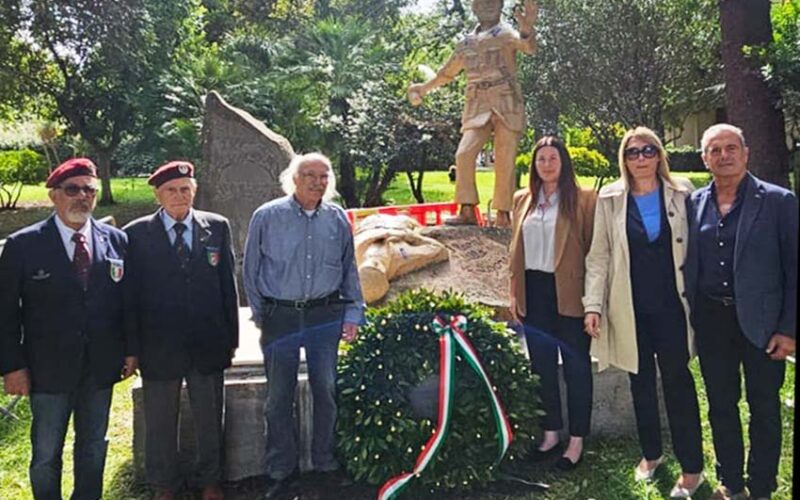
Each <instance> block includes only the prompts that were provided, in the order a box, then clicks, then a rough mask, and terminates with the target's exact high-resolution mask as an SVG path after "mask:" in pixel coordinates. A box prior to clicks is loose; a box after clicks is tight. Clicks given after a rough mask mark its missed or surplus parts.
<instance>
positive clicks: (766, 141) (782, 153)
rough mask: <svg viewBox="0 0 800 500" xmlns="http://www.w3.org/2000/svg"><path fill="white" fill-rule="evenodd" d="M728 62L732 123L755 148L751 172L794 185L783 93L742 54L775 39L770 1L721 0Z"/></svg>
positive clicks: (727, 89)
mask: <svg viewBox="0 0 800 500" xmlns="http://www.w3.org/2000/svg"><path fill="white" fill-rule="evenodd" d="M719 11H720V26H721V28H722V63H723V65H724V71H723V73H724V76H725V104H726V106H727V111H728V120H729V121H730V123H732V124H733V125H736V126H737V127H740V128H741V129H742V130H743V131H744V136H745V139H746V141H747V145H748V147H749V148H750V165H749V168H750V170H751V171H752V172H753V173H754V174H755V175H757V176H759V177H761V178H762V179H764V180H766V181H769V182H773V183H775V184H779V185H781V186H788V185H789V151H788V150H787V148H786V131H785V123H784V119H783V113H782V112H781V111H780V109H779V108H778V107H777V102H778V99H779V97H780V96H779V95H778V93H777V91H775V90H773V89H771V88H770V87H768V86H767V83H766V82H765V81H764V78H763V76H762V75H761V71H760V68H759V66H758V63H757V61H755V60H752V59H748V58H746V57H745V55H744V53H743V52H742V47H743V46H745V45H749V46H754V45H765V44H768V43H770V41H772V24H771V22H770V17H769V15H770V1H769V0H719Z"/></svg>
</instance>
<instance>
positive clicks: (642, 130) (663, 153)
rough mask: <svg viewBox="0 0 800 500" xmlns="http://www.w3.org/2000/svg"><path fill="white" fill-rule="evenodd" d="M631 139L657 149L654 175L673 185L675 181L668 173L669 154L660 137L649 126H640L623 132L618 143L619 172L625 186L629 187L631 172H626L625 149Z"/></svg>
mask: <svg viewBox="0 0 800 500" xmlns="http://www.w3.org/2000/svg"><path fill="white" fill-rule="evenodd" d="M631 139H639V140H642V141H644V142H646V143H648V144H652V145H653V146H655V147H656V149H658V167H657V168H656V175H658V176H660V177H661V178H663V179H664V180H666V181H667V182H669V183H670V184H671V185H673V186H675V181H673V180H672V176H671V175H670V173H669V155H668V154H667V150H666V149H664V145H663V144H662V143H661V139H659V138H658V135H656V133H655V132H653V131H652V130H650V129H649V128H647V127H641V126H640V127H636V128H633V129H630V130H628V131H627V132H625V135H624V136H623V137H622V142H620V144H619V174H620V177H621V178H622V180H623V182H624V183H625V187H626V188H628V189H630V187H631V178H630V176H631V174H630V172H628V167H626V166H625V150H626V149H627V148H628V143H629V142H630V141H631Z"/></svg>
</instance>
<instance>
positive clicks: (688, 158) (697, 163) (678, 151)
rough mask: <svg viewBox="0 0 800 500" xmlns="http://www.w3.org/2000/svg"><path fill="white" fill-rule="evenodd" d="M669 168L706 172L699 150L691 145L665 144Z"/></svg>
mask: <svg viewBox="0 0 800 500" xmlns="http://www.w3.org/2000/svg"><path fill="white" fill-rule="evenodd" d="M666 149H667V156H668V157H669V169H670V170H671V171H673V172H706V171H707V170H706V166H705V164H704V163H703V158H702V157H701V156H700V151H699V150H697V149H695V148H694V147H693V146H689V145H686V146H681V147H678V148H676V147H670V146H667V148H666Z"/></svg>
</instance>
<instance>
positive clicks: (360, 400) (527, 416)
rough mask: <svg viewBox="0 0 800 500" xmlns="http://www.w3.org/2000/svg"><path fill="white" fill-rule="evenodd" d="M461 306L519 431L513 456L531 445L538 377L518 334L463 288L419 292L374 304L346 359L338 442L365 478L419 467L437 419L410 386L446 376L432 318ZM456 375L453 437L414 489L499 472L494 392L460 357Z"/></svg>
mask: <svg viewBox="0 0 800 500" xmlns="http://www.w3.org/2000/svg"><path fill="white" fill-rule="evenodd" d="M455 313H461V314H464V315H465V316H467V318H468V326H467V335H468V337H469V339H470V341H471V342H472V344H473V346H474V347H475V349H476V350H477V351H478V353H479V354H480V356H481V360H482V363H483V365H484V368H485V370H486V371H487V373H488V374H489V377H490V379H491V381H492V383H493V384H494V385H495V386H496V387H497V388H498V394H499V396H500V399H501V401H502V403H503V405H504V406H505V409H506V412H507V414H508V417H509V420H510V422H511V425H512V427H513V429H514V442H513V443H512V445H511V447H510V448H509V451H508V453H507V455H506V458H507V460H513V459H518V458H519V457H521V456H524V454H525V453H526V451H527V447H528V444H529V442H530V440H531V439H533V435H534V433H535V432H536V420H537V416H538V415H540V412H539V410H538V409H537V408H538V399H537V397H536V387H537V379H536V378H535V376H534V375H533V374H532V373H531V371H530V368H529V365H528V360H527V359H526V358H525V356H524V354H523V353H522V351H521V348H520V345H519V343H518V342H517V339H516V337H515V334H514V333H513V332H512V331H511V330H509V329H507V328H506V326H505V325H504V324H503V323H496V322H494V321H492V320H491V319H490V317H491V311H490V310H489V309H487V308H484V307H482V306H479V305H475V304H470V303H468V302H467V301H466V300H465V299H464V297H463V296H461V295H457V294H453V293H443V294H439V295H437V294H434V293H431V292H428V291H426V290H417V291H411V292H407V293H405V294H403V295H401V296H400V297H398V298H397V300H395V301H394V302H392V303H390V304H389V305H387V306H386V307H384V308H381V309H377V310H370V311H368V314H367V323H366V325H365V326H364V327H363V329H362V331H361V334H360V336H359V340H358V341H357V342H356V343H355V344H353V345H352V348H351V349H350V350H349V352H347V354H346V355H344V356H343V357H342V358H341V359H340V362H339V379H338V390H339V418H338V429H337V435H338V449H339V452H340V454H341V456H342V458H343V461H344V463H345V467H346V468H347V471H348V472H349V473H350V474H351V475H352V476H353V477H354V479H356V480H357V481H365V482H368V483H370V484H376V485H377V484H381V483H383V482H385V481H387V480H389V479H390V478H391V477H393V476H394V475H397V474H399V473H402V472H408V471H411V470H412V469H413V467H414V463H415V460H416V458H417V455H418V454H419V452H420V451H421V450H420V447H421V446H422V445H424V444H425V443H426V442H427V440H428V439H429V438H430V436H431V434H432V431H433V429H434V428H435V426H436V422H434V421H431V420H429V419H426V418H417V417H415V416H414V415H413V414H412V410H411V407H410V405H409V391H410V390H411V389H413V388H414V387H416V386H418V385H419V384H420V383H422V382H423V381H426V380H428V379H429V378H430V377H438V366H439V346H438V338H437V336H436V334H435V333H433V331H432V329H431V327H430V324H431V321H432V320H433V318H434V317H435V315H436V314H444V315H450V314H455ZM456 380H457V381H456V388H455V395H454V405H453V413H452V420H451V426H450V430H449V433H448V435H447V438H446V440H445V442H444V445H443V446H442V448H441V449H440V451H439V454H438V455H437V456H436V458H435V459H434V460H433V461H432V462H431V464H430V465H429V466H428V468H427V469H426V470H425V471H424V472H423V473H422V474H421V475H420V477H418V478H415V479H414V481H412V483H411V486H410V488H411V490H410V491H428V490H450V489H455V488H458V489H460V490H469V489H472V488H474V487H477V486H481V485H485V484H486V483H488V482H490V481H492V480H493V479H494V478H495V475H496V473H497V470H495V469H492V468H491V467H490V466H491V465H492V463H493V460H494V459H495V458H496V457H497V453H498V449H497V447H498V444H497V434H496V431H497V429H496V426H495V422H494V418H493V415H492V411H491V407H490V403H489V398H488V395H487V394H486V392H485V390H484V388H483V386H482V382H481V381H480V380H479V379H478V377H477V376H476V375H475V374H474V372H473V371H472V370H471V369H470V368H469V366H468V365H467V364H466V361H464V360H463V359H462V358H461V357H460V356H459V357H457V361H456Z"/></svg>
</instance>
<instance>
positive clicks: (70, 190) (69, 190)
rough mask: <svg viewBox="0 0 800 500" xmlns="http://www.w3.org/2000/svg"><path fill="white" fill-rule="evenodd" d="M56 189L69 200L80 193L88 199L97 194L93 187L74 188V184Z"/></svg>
mask: <svg viewBox="0 0 800 500" xmlns="http://www.w3.org/2000/svg"><path fill="white" fill-rule="evenodd" d="M56 189H61V190H62V191H64V193H65V194H66V195H67V196H69V197H70V198H74V197H75V196H78V195H79V194H80V193H81V191H83V194H85V195H86V196H88V197H92V196H94V195H96V194H97V188H96V187H94V186H76V185H75V184H67V185H66V186H58V187H57V188H56Z"/></svg>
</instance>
